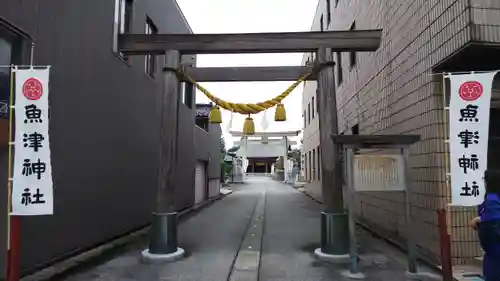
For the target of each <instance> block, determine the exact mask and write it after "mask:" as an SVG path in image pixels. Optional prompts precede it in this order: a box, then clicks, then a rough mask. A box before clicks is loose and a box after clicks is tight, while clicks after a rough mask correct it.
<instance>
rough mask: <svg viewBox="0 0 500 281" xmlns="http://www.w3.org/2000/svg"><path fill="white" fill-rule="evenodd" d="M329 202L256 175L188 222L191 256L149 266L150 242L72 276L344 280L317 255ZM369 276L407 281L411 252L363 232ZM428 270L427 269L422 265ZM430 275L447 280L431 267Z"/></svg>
mask: <svg viewBox="0 0 500 281" xmlns="http://www.w3.org/2000/svg"><path fill="white" fill-rule="evenodd" d="M321 208H322V206H321V205H319V204H318V203H316V202H314V201H313V200H312V199H310V198H309V197H307V196H305V195H303V194H302V193H300V192H299V191H297V190H295V189H293V188H291V187H290V186H287V185H284V184H281V183H278V182H275V181H272V180H271V179H268V178H253V179H251V180H249V181H248V183H247V184H244V185H239V186H237V187H235V188H234V192H233V194H231V195H229V196H228V197H226V198H224V199H222V200H220V201H217V202H215V203H214V204H213V205H211V206H209V207H207V208H206V209H204V210H202V211H201V212H199V213H197V214H195V215H193V216H192V217H190V218H188V219H187V220H185V221H183V222H182V223H181V224H180V226H179V240H180V241H179V244H180V246H181V247H182V248H184V249H185V250H186V252H187V256H186V257H185V258H184V259H183V260H181V261H178V262H175V263H171V264H155V265H150V264H143V263H141V261H140V251H141V250H143V249H144V248H145V247H146V246H147V239H143V240H142V241H140V242H138V243H137V244H134V245H129V246H128V247H127V249H126V251H125V252H124V253H122V254H120V255H118V256H115V257H114V258H111V259H110V260H107V261H104V262H101V264H96V265H95V266H94V267H92V268H87V269H85V270H83V272H79V273H75V274H73V275H72V276H69V277H65V278H64V279H62V280H68V281H84V280H85V281H92V280H95V281H118V280H120V281H133V280H137V281H139V280H141V281H157V280H158V281H180V280H182V281H226V280H229V281H233V280H235V281H236V280H238V281H240V280H241V281H243V280H245V281H246V280H259V281H285V280H287V281H320V280H329V281H342V280H349V279H346V278H345V277H343V276H342V275H341V272H342V271H344V270H346V269H347V267H346V265H337V264H331V263H328V262H322V261H319V260H317V259H316V258H315V257H314V255H313V251H314V249H315V248H317V247H319V241H320V236H319V225H320V221H319V219H320V216H319V213H320V211H321ZM358 232H359V236H360V247H361V248H360V254H361V259H362V261H361V266H362V271H363V272H364V273H365V274H366V275H367V278H366V279H364V280H367V281H375V280H384V281H401V280H404V279H405V265H406V261H405V256H404V255H403V254H402V253H401V252H399V251H398V250H396V249H393V248H392V247H391V246H389V245H387V244H385V243H384V242H382V241H379V240H377V239H375V238H373V237H371V236H370V235H369V234H367V233H365V232H363V231H361V230H360V231H358ZM422 268H423V267H422ZM425 271H426V272H428V275H429V278H426V279H424V280H441V278H440V277H438V276H436V275H435V274H434V275H433V273H432V272H431V271H430V270H428V269H425Z"/></svg>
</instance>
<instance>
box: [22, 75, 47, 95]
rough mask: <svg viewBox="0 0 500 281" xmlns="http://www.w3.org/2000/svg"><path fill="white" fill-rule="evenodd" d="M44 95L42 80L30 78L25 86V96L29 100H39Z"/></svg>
mask: <svg viewBox="0 0 500 281" xmlns="http://www.w3.org/2000/svg"><path fill="white" fill-rule="evenodd" d="M42 94H43V85H42V82H40V80H38V79H36V78H30V79H28V80H26V82H24V84H23V95H24V96H25V97H26V98H27V99H29V100H38V99H40V97H41V96H42Z"/></svg>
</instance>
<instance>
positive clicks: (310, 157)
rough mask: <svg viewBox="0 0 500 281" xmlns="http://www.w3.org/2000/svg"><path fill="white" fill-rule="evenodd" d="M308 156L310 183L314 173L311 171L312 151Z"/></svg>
mask: <svg viewBox="0 0 500 281" xmlns="http://www.w3.org/2000/svg"><path fill="white" fill-rule="evenodd" d="M307 154H308V155H309V157H308V158H309V181H311V172H312V170H311V151H309V152H308V153H307Z"/></svg>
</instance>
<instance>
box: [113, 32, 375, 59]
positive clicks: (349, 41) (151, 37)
mask: <svg viewBox="0 0 500 281" xmlns="http://www.w3.org/2000/svg"><path fill="white" fill-rule="evenodd" d="M381 37H382V31H381V30H352V31H343V30H342V31H324V32H284V33H242V34H233V33H228V34H123V35H120V37H119V39H118V42H119V48H120V52H122V53H124V54H128V55H154V54H158V55H163V54H164V53H165V50H177V51H179V52H180V53H181V54H242V53H306V52H316V50H318V49H320V48H329V49H331V50H332V51H333V52H371V51H376V50H377V49H378V48H379V45H380V38H381Z"/></svg>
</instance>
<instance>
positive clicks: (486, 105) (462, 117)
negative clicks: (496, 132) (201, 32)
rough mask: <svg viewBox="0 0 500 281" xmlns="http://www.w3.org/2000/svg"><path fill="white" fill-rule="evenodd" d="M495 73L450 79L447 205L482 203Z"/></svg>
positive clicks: (451, 76) (457, 76)
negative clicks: (449, 183)
mask: <svg viewBox="0 0 500 281" xmlns="http://www.w3.org/2000/svg"><path fill="white" fill-rule="evenodd" d="M496 73H497V72H489V73H481V74H465V75H448V76H446V77H448V78H450V85H451V87H450V93H451V97H450V108H449V113H450V114H449V116H450V119H449V122H450V139H449V145H450V165H451V166H450V172H451V201H452V202H451V205H454V206H477V205H479V204H481V203H482V202H483V200H484V195H485V188H484V171H485V170H486V169H487V165H488V162H487V160H488V133H489V123H490V103H491V89H492V84H493V78H494V77H495V75H496Z"/></svg>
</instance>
